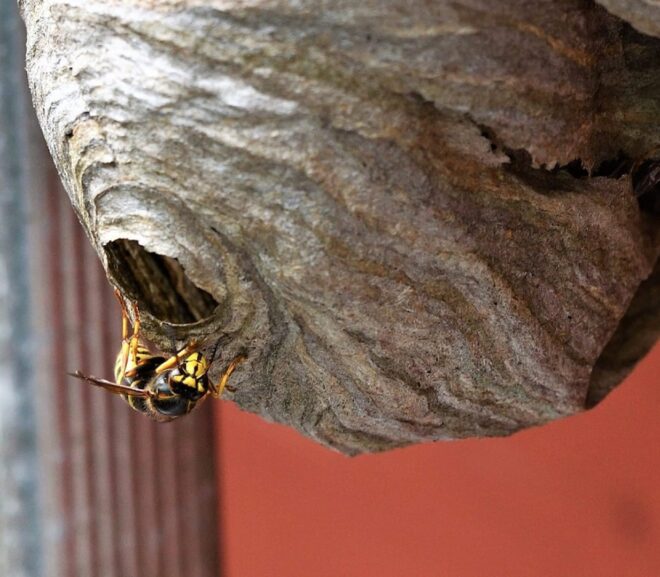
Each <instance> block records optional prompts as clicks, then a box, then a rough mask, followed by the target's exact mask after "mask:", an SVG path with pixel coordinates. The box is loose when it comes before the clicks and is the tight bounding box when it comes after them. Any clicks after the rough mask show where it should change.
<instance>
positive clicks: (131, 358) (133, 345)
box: [122, 303, 140, 377]
mask: <svg viewBox="0 0 660 577" xmlns="http://www.w3.org/2000/svg"><path fill="white" fill-rule="evenodd" d="M122 315H124V319H125V322H128V314H127V312H126V308H125V307H123V310H122ZM133 318H134V321H133V334H132V335H131V338H130V339H128V343H127V353H126V356H127V358H126V364H125V365H124V371H123V376H126V377H132V376H134V375H135V371H136V370H137V364H138V363H137V350H138V347H139V345H140V311H139V310H138V306H137V303H134V304H133ZM122 325H123V322H122ZM124 342H126V340H124ZM123 346H124V345H123V343H122V347H123ZM127 367H130V368H129V369H128V370H126V368H127Z"/></svg>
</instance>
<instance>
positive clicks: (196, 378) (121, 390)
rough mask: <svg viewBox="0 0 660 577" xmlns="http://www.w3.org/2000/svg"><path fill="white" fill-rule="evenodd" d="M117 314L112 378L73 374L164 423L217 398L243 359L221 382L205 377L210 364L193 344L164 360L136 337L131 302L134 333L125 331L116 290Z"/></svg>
mask: <svg viewBox="0 0 660 577" xmlns="http://www.w3.org/2000/svg"><path fill="white" fill-rule="evenodd" d="M115 296H116V297H117V299H118V300H119V303H120V305H121V313H122V323H121V324H122V344H121V349H120V350H119V354H118V355H117V361H116V362H115V371H114V372H115V382H114V383H113V382H112V381H107V380H105V379H99V378H97V377H92V376H86V375H84V374H83V373H81V372H80V371H76V372H75V373H69V374H70V375H71V376H72V377H76V378H78V379H81V380H83V381H85V382H87V383H89V384H92V385H95V386H98V387H101V388H103V389H106V390H107V391H110V392H111V393H114V394H118V395H121V396H122V398H123V399H124V400H125V401H126V402H127V403H128V404H129V405H130V406H131V408H132V409H134V410H136V411H138V412H140V413H144V414H145V415H147V416H148V417H150V418H152V419H153V420H154V421H159V422H167V421H171V420H173V419H176V418H177V417H181V416H183V415H187V414H188V413H190V412H191V411H192V410H193V409H194V408H195V406H196V405H197V404H198V403H200V402H201V401H202V400H203V399H205V398H206V397H207V396H209V395H210V396H212V397H214V398H219V397H220V396H221V395H222V393H223V392H224V390H225V389H228V387H227V382H228V380H229V377H230V376H231V374H232V373H233V372H234V370H235V369H236V367H237V366H238V365H239V364H240V363H241V362H242V361H243V360H245V357H244V356H243V355H240V356H238V357H237V358H235V359H234V360H233V361H231V363H229V366H228V367H227V369H226V370H225V371H224V373H223V375H222V377H221V379H220V381H219V382H218V383H217V384H213V383H211V382H210V380H209V376H208V371H209V368H210V364H211V363H210V362H209V361H208V360H207V359H206V357H205V356H204V355H203V354H202V353H200V352H199V351H198V350H197V348H198V345H197V344H196V343H189V344H188V345H186V346H185V347H183V348H182V349H181V350H179V351H178V352H177V353H176V354H174V355H172V356H170V357H169V358H166V357H164V356H161V355H154V354H152V353H151V351H150V350H149V349H148V348H147V347H146V346H145V344H144V343H143V342H142V340H141V339H140V315H139V311H138V307H137V305H136V304H135V305H134V306H133V312H134V314H133V318H134V321H133V332H132V334H130V335H129V322H130V321H129V316H128V311H127V310H126V304H125V303H124V300H123V299H122V298H121V295H120V294H119V292H118V291H115Z"/></svg>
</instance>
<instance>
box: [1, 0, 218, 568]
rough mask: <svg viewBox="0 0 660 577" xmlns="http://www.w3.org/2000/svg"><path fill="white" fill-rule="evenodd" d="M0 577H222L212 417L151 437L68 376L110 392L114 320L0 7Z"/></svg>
mask: <svg viewBox="0 0 660 577" xmlns="http://www.w3.org/2000/svg"><path fill="white" fill-rule="evenodd" d="M0 33H1V34H2V37H1V38H0V50H2V53H1V60H0V75H1V76H0V83H1V85H2V86H1V87H0V90H1V91H2V92H0V97H1V101H0V202H1V204H0V483H2V485H1V487H2V488H1V490H0V575H3V576H7V577H23V576H26V577H27V576H30V577H32V576H35V577H37V576H39V577H41V576H43V577H138V576H139V577H179V576H186V577H216V576H217V575H218V574H219V562H218V552H217V543H218V537H217V535H218V526H219V525H218V518H217V496H216V487H217V482H216V478H215V474H214V434H213V430H212V419H211V410H210V409H211V402H209V403H206V404H205V405H204V406H202V407H200V409H199V410H197V411H195V412H194V413H193V414H191V415H188V416H187V417H185V418H183V419H181V420H180V421H177V422H174V423H168V424H165V425H163V424H156V423H152V422H151V421H149V420H148V419H146V418H145V417H144V416H142V415H139V414H137V413H135V412H133V411H132V410H131V409H130V408H129V407H128V406H127V405H126V404H125V403H124V402H123V401H122V400H121V399H119V398H117V397H114V396H112V395H110V394H108V393H106V392H105V391H101V390H96V389H94V390H92V387H90V386H86V385H85V384H84V383H82V382H79V381H77V380H75V379H72V378H70V377H68V376H67V375H66V373H67V372H68V371H72V370H76V369H80V370H82V371H84V372H86V373H91V374H95V375H98V376H103V377H106V378H107V377H110V378H111V377H112V369H113V364H114V359H115V356H116V353H117V350H118V348H119V345H120V314H119V307H118V306H117V303H116V302H115V299H114V297H113V295H112V291H111V289H110V286H109V284H108V281H107V279H106V277H105V274H104V272H103V270H102V269H101V267H100V264H99V262H98V258H97V256H96V254H95V253H94V252H93V250H92V249H91V245H90V243H89V242H88V240H87V238H86V237H85V234H84V232H83V230H82V228H81V227H80V225H79V223H78V222H77V219H76V217H75V215H74V213H73V210H72V209H71V206H70V204H69V201H68V198H67V196H66V194H65V192H64V191H63V190H62V189H61V186H60V184H59V178H58V176H57V174H56V172H55V170H54V168H53V166H52V164H51V160H50V157H49V155H48V152H47V150H46V148H45V145H44V144H43V139H42V137H41V133H40V131H39V129H38V127H37V126H36V121H35V119H34V117H33V114H32V108H31V105H30V104H28V102H29V100H28V97H27V92H26V89H25V85H24V82H25V79H24V70H23V69H24V64H23V53H24V42H23V37H22V25H21V24H20V20H19V18H18V15H17V9H16V5H15V2H14V1H13V0H0Z"/></svg>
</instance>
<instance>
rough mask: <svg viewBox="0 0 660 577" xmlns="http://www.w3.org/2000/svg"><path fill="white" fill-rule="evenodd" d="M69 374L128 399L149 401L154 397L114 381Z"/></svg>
mask: <svg viewBox="0 0 660 577" xmlns="http://www.w3.org/2000/svg"><path fill="white" fill-rule="evenodd" d="M68 374H69V375H70V376H72V377H75V378H76V379H80V380H81V381H85V382H86V383H89V384H90V385H95V386H97V387H101V388H102V389H105V390H106V391H110V392H111V393H114V394H116V395H126V396H128V397H140V398H142V399H147V398H149V397H151V396H153V395H152V394H151V393H149V391H144V390H142V389H134V388H132V387H127V386H125V385H118V384H117V383H113V382H112V381H106V380H105V379H99V378H97V377H91V376H89V377H88V376H87V375H83V374H82V373H81V372H80V371H76V372H75V373H68Z"/></svg>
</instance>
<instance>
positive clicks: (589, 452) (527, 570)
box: [216, 346, 660, 577]
mask: <svg viewBox="0 0 660 577" xmlns="http://www.w3.org/2000/svg"><path fill="white" fill-rule="evenodd" d="M216 406H217V407H218V410H217V413H216V416H217V420H218V429H217V433H218V434H219V435H220V443H219V445H220V449H219V450H220V462H219V464H218V466H219V469H221V471H222V473H221V486H222V495H223V499H222V503H223V505H222V518H223V523H224V530H223V531H222V532H221V534H222V535H223V539H222V546H223V547H224V553H223V555H224V557H223V558H224V561H225V569H226V575H228V576H229V577H251V576H255V577H256V576H258V577H298V576H300V577H303V576H304V577H311V576H313V577H331V576H332V577H370V576H378V577H395V576H396V577H403V576H406V577H408V576H411V577H426V576H436V575H441V576H443V577H473V576H474V577H477V576H479V577H481V576H487V577H505V576H506V577H518V576H519V577H537V576H538V577H541V576H542V577H545V576H552V577H562V576H576V577H591V576H594V577H596V576H597V577H609V576H611V577H652V576H657V575H660V490H659V489H658V487H659V484H658V478H659V474H660V451H659V450H658V441H659V440H660V419H659V418H658V416H659V411H658V409H659V407H660V346H656V347H655V350H654V351H653V352H652V353H651V354H650V355H649V356H648V357H647V358H646V359H645V360H644V361H643V362H642V363H641V364H640V365H639V366H638V367H637V369H636V371H635V372H634V373H633V375H632V376H631V377H630V378H629V379H628V381H627V382H626V383H624V384H623V385H622V386H621V387H619V389H617V390H616V391H615V392H614V393H612V394H611V396H610V397H608V398H607V399H606V400H605V401H604V402H603V403H602V405H600V406H599V407H597V408H596V409H594V410H593V411H591V412H589V413H586V414H583V415H580V416H578V417H573V418H569V419H565V420H564V421H562V422H558V423H554V424H551V425H548V426H545V427H542V428H538V429H536V430H531V431H527V432H523V433H520V434H518V435H515V436H513V437H510V438H508V439H494V440H481V441H462V442H454V443H445V444H443V443H437V444H433V445H425V446H417V447H411V448H407V449H402V450H398V451H394V452H391V453H386V454H382V455H372V456H363V457H358V458H354V459H348V458H346V457H343V456H341V455H338V454H334V453H332V452H330V451H328V450H327V449H324V448H322V447H319V446H316V445H315V444H313V443H312V442H311V441H308V440H306V439H303V438H301V437H300V436H298V435H297V434H295V433H294V432H292V431H291V430H289V429H286V428H284V427H281V426H279V425H272V424H267V423H264V422H263V421H261V420H259V419H257V418H256V417H254V416H252V415H249V414H246V413H242V412H240V411H238V410H237V409H236V408H235V407H234V406H233V405H232V404H230V403H217V404H216Z"/></svg>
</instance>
